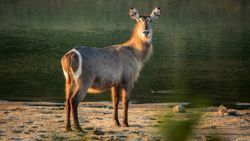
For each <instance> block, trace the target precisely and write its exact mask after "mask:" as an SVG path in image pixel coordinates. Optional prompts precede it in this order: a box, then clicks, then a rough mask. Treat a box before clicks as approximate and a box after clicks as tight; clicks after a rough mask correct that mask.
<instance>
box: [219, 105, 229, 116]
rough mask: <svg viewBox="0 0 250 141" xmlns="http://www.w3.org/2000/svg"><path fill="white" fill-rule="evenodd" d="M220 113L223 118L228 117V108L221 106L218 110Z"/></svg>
mask: <svg viewBox="0 0 250 141" xmlns="http://www.w3.org/2000/svg"><path fill="white" fill-rule="evenodd" d="M218 113H219V114H220V115H221V116H228V115H229V114H228V112H227V108H226V107H225V106H224V105H220V107H219V108H218Z"/></svg>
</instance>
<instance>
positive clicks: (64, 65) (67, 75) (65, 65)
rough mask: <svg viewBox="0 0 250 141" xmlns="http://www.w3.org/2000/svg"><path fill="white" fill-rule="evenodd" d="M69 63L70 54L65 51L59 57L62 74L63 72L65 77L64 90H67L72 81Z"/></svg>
mask: <svg viewBox="0 0 250 141" xmlns="http://www.w3.org/2000/svg"><path fill="white" fill-rule="evenodd" d="M70 64H71V61H70V54H69V53H67V54H65V55H64V56H63V57H62V59H61V65H62V70H63V74H64V77H65V82H66V85H65V91H66V92H67V91H68V89H69V88H70V86H71V84H72V83H73V81H72V74H71V65H70Z"/></svg>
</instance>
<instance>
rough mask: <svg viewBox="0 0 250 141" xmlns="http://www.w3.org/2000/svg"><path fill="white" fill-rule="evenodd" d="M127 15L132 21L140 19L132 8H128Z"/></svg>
mask: <svg viewBox="0 0 250 141" xmlns="http://www.w3.org/2000/svg"><path fill="white" fill-rule="evenodd" d="M128 13H129V15H130V17H131V18H132V19H135V20H138V19H139V17H140V15H139V13H138V11H137V10H136V9H135V8H134V7H132V8H130V9H129V11H128Z"/></svg>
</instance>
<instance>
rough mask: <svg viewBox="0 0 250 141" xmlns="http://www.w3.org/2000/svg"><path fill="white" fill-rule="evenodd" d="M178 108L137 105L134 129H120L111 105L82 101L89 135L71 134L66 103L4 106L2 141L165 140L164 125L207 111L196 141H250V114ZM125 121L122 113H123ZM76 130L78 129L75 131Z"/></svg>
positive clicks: (83, 124)
mask: <svg viewBox="0 0 250 141" xmlns="http://www.w3.org/2000/svg"><path fill="white" fill-rule="evenodd" d="M173 105H175V104H171V103H162V104H131V105H130V107H129V123H130V126H131V127H114V126H113V125H114V124H113V120H112V111H113V109H112V105H111V103H110V102H82V103H81V104H80V106H79V121H80V124H81V127H82V128H83V130H84V132H83V133H77V132H76V131H73V132H66V131H65V121H64V120H65V116H64V115H65V110H64V104H63V103H49V102H7V101H1V102H0V140H84V139H85V140H164V138H163V137H162V135H161V134H160V132H159V131H160V127H161V125H162V124H163V123H164V122H165V120H164V119H168V120H186V119H187V118H188V117H190V114H193V113H201V120H200V121H199V123H198V125H197V126H195V127H193V131H194V134H193V135H194V136H193V137H192V138H193V139H194V140H197V141H199V140H203V139H209V138H211V137H212V136H219V137H220V138H221V139H223V140H235V141H239V140H241V141H243V140H249V139H250V110H249V109H246V110H234V111H235V114H234V115H226V116H221V115H220V114H219V113H218V111H217V108H216V107H209V108H187V109H186V112H185V113H173V112H172V107H173ZM119 117H120V121H121V118H122V110H121V107H120V110H119ZM73 130H74V128H73Z"/></svg>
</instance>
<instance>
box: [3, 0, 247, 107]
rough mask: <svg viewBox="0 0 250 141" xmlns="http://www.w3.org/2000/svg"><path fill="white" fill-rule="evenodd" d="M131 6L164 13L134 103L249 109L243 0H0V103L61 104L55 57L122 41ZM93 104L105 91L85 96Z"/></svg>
mask: <svg viewBox="0 0 250 141" xmlns="http://www.w3.org/2000/svg"><path fill="white" fill-rule="evenodd" d="M131 6H134V7H136V8H137V9H138V10H139V12H140V13H142V14H149V13H151V11H152V9H153V8H154V7H155V6H160V7H161V10H162V13H161V17H160V19H159V20H158V21H156V22H154V23H153V30H154V37H153V45H154V49H153V50H154V54H153V56H152V57H151V59H150V60H149V61H148V62H147V63H146V64H145V66H144V68H143V70H142V72H141V75H140V77H139V80H138V81H137V82H136V84H135V89H134V90H133V94H132V101H134V102H178V101H187V102H190V101H209V102H212V103H234V102H250V17H249V15H250V1H248V0H218V1H216V0H214V1H211V0H174V1H171V0H158V1H145V0H139V1H131V0H96V1H92V0H68V1H66V0H57V1H51V0H40V1H39V0H25V1H24V0H0V79H1V81H0V90H1V91H0V99H6V100H26V101H63V100H64V97H65V94H64V77H63V73H62V70H61V66H60V58H61V57H62V56H63V54H64V53H66V52H67V51H68V50H70V49H71V48H73V47H74V46H80V45H86V46H91V47H105V46H109V45H113V44H117V43H121V42H125V41H126V40H127V39H129V37H130V33H131V31H132V29H133V26H134V24H135V21H133V20H131V19H130V17H129V16H128V9H129V8H130V7H131ZM152 90H153V91H158V93H157V92H156V93H151V91H152ZM97 100H98V101H106V100H110V94H109V92H106V93H105V94H101V95H88V96H87V97H86V101H97Z"/></svg>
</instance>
